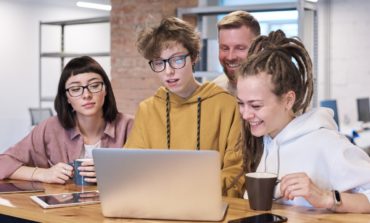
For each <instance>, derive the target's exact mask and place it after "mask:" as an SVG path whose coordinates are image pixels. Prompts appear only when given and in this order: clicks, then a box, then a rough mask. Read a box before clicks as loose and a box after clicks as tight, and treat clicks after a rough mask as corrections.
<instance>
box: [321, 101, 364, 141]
mask: <svg viewBox="0 0 370 223" xmlns="http://www.w3.org/2000/svg"><path fill="white" fill-rule="evenodd" d="M320 107H326V108H331V109H332V110H333V111H334V120H335V122H336V123H337V125H338V130H339V129H340V126H339V118H338V116H339V115H338V107H337V100H335V99H329V100H322V101H320ZM345 136H346V138H347V139H348V140H349V141H350V142H351V143H352V144H354V145H356V143H355V138H356V137H358V134H357V132H354V131H353V132H352V135H346V134H345Z"/></svg>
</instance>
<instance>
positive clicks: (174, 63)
mask: <svg viewBox="0 0 370 223" xmlns="http://www.w3.org/2000/svg"><path fill="white" fill-rule="evenodd" d="M187 56H190V53H188V54H185V55H179V56H173V57H170V58H168V59H166V60H151V61H149V65H150V68H152V70H153V71H154V72H162V71H164V69H166V62H167V63H168V64H169V65H170V67H171V68H173V69H181V68H183V67H185V65H186V57H187Z"/></svg>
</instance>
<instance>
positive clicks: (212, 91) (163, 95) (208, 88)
mask: <svg viewBox="0 0 370 223" xmlns="http://www.w3.org/2000/svg"><path fill="white" fill-rule="evenodd" d="M167 92H169V95H170V98H169V100H170V102H171V106H175V107H176V106H181V105H184V104H191V103H198V100H199V99H198V98H199V97H200V98H201V100H202V101H204V100H207V99H208V98H211V97H214V96H215V95H218V94H228V93H227V92H226V91H225V90H223V89H222V88H220V87H218V86H217V85H216V84H214V83H210V82H206V83H204V84H202V85H201V86H199V87H198V88H197V89H196V90H195V91H194V92H193V94H191V96H190V97H188V98H182V97H180V96H178V95H176V94H174V93H172V92H170V91H168V89H166V88H165V87H160V88H159V89H158V90H157V92H156V93H155V95H154V97H156V98H159V99H161V100H163V101H166V100H167Z"/></svg>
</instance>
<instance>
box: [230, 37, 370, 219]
mask: <svg viewBox="0 0 370 223" xmlns="http://www.w3.org/2000/svg"><path fill="white" fill-rule="evenodd" d="M249 55H250V56H249V57H248V60H247V61H246V63H245V64H243V66H242V67H241V70H240V72H239V74H238V82H237V97H238V101H239V106H240V108H239V109H240V113H241V115H242V118H243V120H244V121H245V141H246V145H247V146H246V156H245V162H246V167H247V170H248V171H256V172H270V173H275V174H277V175H278V178H279V179H280V183H279V184H278V186H277V188H276V191H275V197H281V198H280V199H278V200H277V202H279V203H283V204H290V205H298V206H309V207H314V208H327V209H330V210H332V211H336V212H358V213H361V212H362V213H369V212H370V202H369V200H370V158H369V156H368V155H367V154H366V153H365V152H364V151H363V150H361V149H360V148H358V147H356V146H355V145H353V144H351V143H350V142H349V141H348V139H347V138H346V137H345V136H344V135H341V134H340V133H338V127H337V125H336V124H335V121H334V119H333V112H332V111H331V110H329V109H327V108H313V109H309V105H310V102H311V98H312V94H313V78H312V63H311V59H310V57H309V55H308V53H307V51H306V49H305V47H304V45H303V44H302V43H301V42H300V41H299V40H297V39H294V38H287V37H286V36H285V34H284V33H283V32H282V31H281V30H278V31H275V32H271V33H270V34H269V35H268V36H260V37H258V38H257V39H256V40H255V42H254V43H253V44H252V46H251V49H250V51H249ZM247 189H248V188H247ZM245 197H247V194H246V193H245Z"/></svg>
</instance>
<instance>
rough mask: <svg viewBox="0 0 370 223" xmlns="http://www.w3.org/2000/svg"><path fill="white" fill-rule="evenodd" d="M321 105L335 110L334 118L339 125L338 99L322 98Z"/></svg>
mask: <svg viewBox="0 0 370 223" xmlns="http://www.w3.org/2000/svg"><path fill="white" fill-rule="evenodd" d="M320 107H326V108H331V109H332V110H333V111H334V120H335V122H336V123H337V125H338V127H339V118H338V108H337V100H335V99H331V100H322V101H321V102H320Z"/></svg>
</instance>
